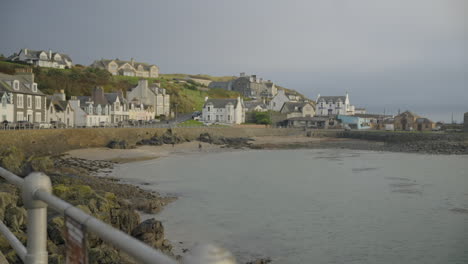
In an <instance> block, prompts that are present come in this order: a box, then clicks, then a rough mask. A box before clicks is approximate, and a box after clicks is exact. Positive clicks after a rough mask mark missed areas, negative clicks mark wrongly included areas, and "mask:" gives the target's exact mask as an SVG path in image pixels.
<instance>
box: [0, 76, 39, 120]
mask: <svg viewBox="0 0 468 264" xmlns="http://www.w3.org/2000/svg"><path fill="white" fill-rule="evenodd" d="M0 92H3V93H7V94H8V98H9V100H10V102H11V104H13V119H12V122H18V121H28V122H30V123H42V122H45V121H46V96H45V94H43V93H42V92H41V91H40V90H39V89H38V88H37V83H35V82H34V74H33V73H32V69H19V70H17V72H16V73H15V74H14V75H9V74H4V73H0ZM7 108H8V106H7ZM8 115H10V116H11V107H10V110H9V113H8V114H7V117H8Z"/></svg>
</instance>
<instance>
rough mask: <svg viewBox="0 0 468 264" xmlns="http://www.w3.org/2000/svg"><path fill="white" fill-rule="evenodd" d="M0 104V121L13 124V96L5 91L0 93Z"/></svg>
mask: <svg viewBox="0 0 468 264" xmlns="http://www.w3.org/2000/svg"><path fill="white" fill-rule="evenodd" d="M0 104H1V105H0V121H2V122H3V121H8V122H13V119H14V117H13V116H14V106H13V95H12V94H9V93H8V92H6V91H0Z"/></svg>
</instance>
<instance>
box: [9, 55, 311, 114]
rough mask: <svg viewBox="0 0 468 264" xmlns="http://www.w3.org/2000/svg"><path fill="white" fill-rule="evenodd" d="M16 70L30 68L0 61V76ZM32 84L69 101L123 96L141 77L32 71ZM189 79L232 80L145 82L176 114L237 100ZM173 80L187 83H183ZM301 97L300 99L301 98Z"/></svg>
mask: <svg viewBox="0 0 468 264" xmlns="http://www.w3.org/2000/svg"><path fill="white" fill-rule="evenodd" d="M16 68H30V66H29V65H24V64H18V63H10V62H6V61H0V72H4V73H7V74H14V72H15V69H16ZM33 72H34V74H35V81H36V82H37V83H38V88H39V89H40V90H41V91H42V92H44V93H46V94H53V93H54V92H55V91H58V90H61V89H63V90H65V93H66V94H67V96H68V97H70V96H80V95H91V91H92V89H93V88H94V87H96V86H102V87H104V90H105V91H106V92H113V91H117V90H122V91H124V93H125V92H126V91H127V89H128V88H131V87H134V86H136V85H137V84H138V80H139V79H140V77H130V76H113V75H111V74H110V73H109V72H107V71H106V70H101V69H96V68H90V67H83V66H75V67H73V68H72V69H64V70H60V69H52V68H39V67H34V68H33ZM190 78H194V79H200V80H210V81H228V80H231V79H232V78H234V77H233V76H220V77H217V76H210V75H201V74H198V75H190V74H181V73H177V74H161V76H160V77H159V78H146V79H148V82H149V83H154V82H156V83H158V84H159V85H160V87H162V88H165V89H166V91H167V93H168V94H170V95H171V107H172V108H173V109H174V108H175V105H176V104H177V110H178V111H179V112H186V113H188V112H193V111H196V110H201V108H202V106H203V103H204V101H205V97H206V96H208V97H210V98H236V97H238V96H239V94H238V93H237V92H233V91H226V90H223V89H208V88H206V85H203V84H199V83H198V82H196V81H193V80H190ZM174 79H183V80H187V81H186V82H180V81H176V80H174ZM278 88H279V89H285V90H286V91H287V92H290V93H295V94H299V93H297V92H296V91H294V90H290V89H286V88H283V87H280V86H278ZM301 96H302V95H301Z"/></svg>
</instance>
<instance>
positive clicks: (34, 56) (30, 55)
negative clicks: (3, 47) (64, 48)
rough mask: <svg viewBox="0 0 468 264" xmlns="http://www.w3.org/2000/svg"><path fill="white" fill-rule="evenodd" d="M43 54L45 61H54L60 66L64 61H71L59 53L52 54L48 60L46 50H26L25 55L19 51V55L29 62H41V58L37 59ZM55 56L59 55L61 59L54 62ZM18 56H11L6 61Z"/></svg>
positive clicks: (65, 55) (22, 51)
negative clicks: (45, 57) (45, 56)
mask: <svg viewBox="0 0 468 264" xmlns="http://www.w3.org/2000/svg"><path fill="white" fill-rule="evenodd" d="M42 52H44V53H45V54H46V55H47V60H49V61H55V62H58V63H61V64H66V63H65V60H68V61H70V62H71V61H72V60H71V58H70V56H68V55H67V54H64V53H59V52H52V54H51V55H52V57H51V58H49V51H46V50H31V49H27V54H24V49H21V50H20V52H19V53H22V54H23V55H24V56H25V57H26V58H27V59H30V60H41V58H40V57H39V55H40V54H41V53H42ZM56 54H59V55H60V57H61V60H59V61H56V60H55V59H54V56H55V55H56ZM18 55H19V54H16V53H15V54H13V55H12V56H10V57H9V58H8V59H9V60H12V59H14V58H16V57H17V56H18Z"/></svg>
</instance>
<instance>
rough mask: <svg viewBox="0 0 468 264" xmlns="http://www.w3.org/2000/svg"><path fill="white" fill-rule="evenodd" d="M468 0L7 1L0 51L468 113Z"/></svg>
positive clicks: (0, 9)
mask: <svg viewBox="0 0 468 264" xmlns="http://www.w3.org/2000/svg"><path fill="white" fill-rule="evenodd" d="M467 18H468V1H467V0H284V1H283V0H281V1H280V0H235V1H234V0H232V1H224V0H197V1H194V0H167V1H157V0H132V1H129V0H79V1H70V0H56V1H53V0H41V1H39V0H28V1H26V0H2V3H0V36H1V38H0V53H3V54H5V55H11V54H12V53H13V52H17V51H18V50H19V49H20V48H30V49H52V50H56V51H60V52H64V53H67V54H69V55H70V56H71V58H72V59H73V61H74V63H79V64H84V65H89V64H91V63H92V62H93V60H95V59H100V58H120V59H130V58H132V57H133V58H135V59H136V60H137V61H143V62H149V63H154V64H157V65H158V66H159V67H160V69H161V72H162V73H176V72H180V73H191V74H198V73H203V74H213V75H237V74H239V73H240V72H246V73H249V74H257V75H258V76H259V77H263V78H264V79H271V80H273V81H275V82H276V83H278V84H279V85H282V86H285V87H288V88H292V89H296V90H298V91H300V92H302V93H304V94H305V95H307V96H309V97H311V98H316V97H317V94H318V93H320V94H321V95H342V94H344V93H345V92H346V91H348V92H349V94H350V99H351V103H353V104H355V105H356V106H357V107H367V108H368V110H369V111H370V112H376V113H377V112H379V113H381V112H383V111H384V109H385V111H386V112H387V113H396V112H397V111H398V109H401V110H402V111H404V110H406V109H410V110H413V111H415V112H416V113H419V114H422V115H427V116H429V117H431V118H432V119H434V120H435V121H437V120H446V121H450V118H451V113H452V112H454V115H455V119H456V120H458V121H461V120H462V113H463V112H468V21H467Z"/></svg>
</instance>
